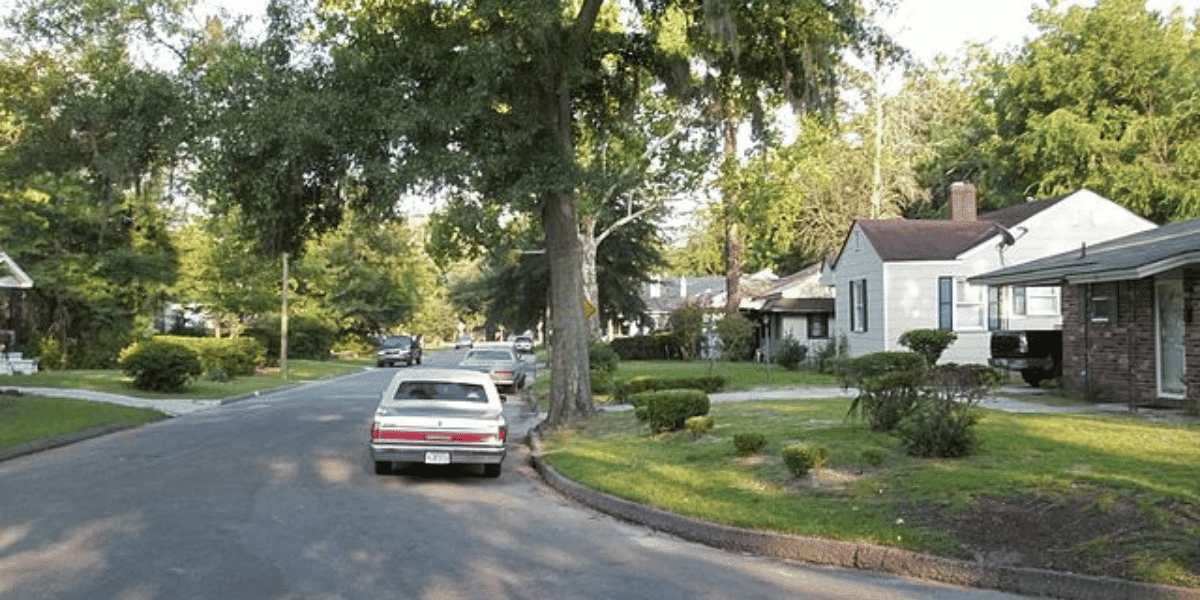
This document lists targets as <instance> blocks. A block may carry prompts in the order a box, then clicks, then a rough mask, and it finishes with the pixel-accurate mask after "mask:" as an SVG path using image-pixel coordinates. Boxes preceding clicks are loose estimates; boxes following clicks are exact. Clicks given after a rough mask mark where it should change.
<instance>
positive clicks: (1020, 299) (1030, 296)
mask: <svg viewBox="0 0 1200 600" xmlns="http://www.w3.org/2000/svg"><path fill="white" fill-rule="evenodd" d="M1059 306H1060V303H1059V288H1058V286H1047V287H1026V286H1023V285H1018V286H1015V287H1013V314H1014V315H1022V316H1031V317H1056V316H1058V314H1059Z"/></svg>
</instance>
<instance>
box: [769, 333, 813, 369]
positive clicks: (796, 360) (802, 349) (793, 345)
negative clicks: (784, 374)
mask: <svg viewBox="0 0 1200 600" xmlns="http://www.w3.org/2000/svg"><path fill="white" fill-rule="evenodd" d="M807 357H808V346H805V345H804V344H801V343H800V342H799V341H797V340H796V338H794V337H792V336H790V335H789V336H787V337H786V338H784V340H783V342H782V343H781V344H779V350H778V352H777V353H776V355H775V362H776V363H778V364H779V365H780V366H782V367H783V368H785V369H787V370H789V371H795V370H796V369H799V368H800V365H801V364H803V363H804V359H805V358H807Z"/></svg>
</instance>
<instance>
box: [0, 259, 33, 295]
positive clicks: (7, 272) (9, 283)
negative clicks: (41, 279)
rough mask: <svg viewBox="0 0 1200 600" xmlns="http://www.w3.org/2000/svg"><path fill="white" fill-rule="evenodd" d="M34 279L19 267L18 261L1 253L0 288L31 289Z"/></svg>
mask: <svg viewBox="0 0 1200 600" xmlns="http://www.w3.org/2000/svg"><path fill="white" fill-rule="evenodd" d="M31 287H33V279H31V278H30V277H29V275H26V274H25V271H22V270H21V267H19V266H17V263H16V261H14V260H13V259H12V258H10V257H9V256H8V254H5V253H4V252H0V288H31Z"/></svg>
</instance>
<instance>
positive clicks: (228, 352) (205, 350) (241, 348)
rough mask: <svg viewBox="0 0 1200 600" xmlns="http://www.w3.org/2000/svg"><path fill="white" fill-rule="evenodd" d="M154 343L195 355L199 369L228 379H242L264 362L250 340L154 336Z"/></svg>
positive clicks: (262, 351) (260, 349)
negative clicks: (222, 372)
mask: <svg viewBox="0 0 1200 600" xmlns="http://www.w3.org/2000/svg"><path fill="white" fill-rule="evenodd" d="M154 339H156V340H160V341H163V342H168V343H172V344H179V345H180V346H184V347H186V348H189V349H190V350H192V351H193V352H195V353H196V356H197V357H198V358H199V359H200V368H201V369H202V370H203V371H204V372H205V373H209V372H211V371H214V370H216V369H221V370H223V371H225V373H226V375H227V376H228V377H246V376H249V375H253V374H254V369H255V368H257V367H260V366H263V365H264V364H265V363H266V360H267V353H266V349H265V348H263V345H262V342H260V341H259V340H257V339H255V338H253V337H249V336H247V337H238V338H214V337H204V338H196V337H187V336H170V335H160V336H155V338H154Z"/></svg>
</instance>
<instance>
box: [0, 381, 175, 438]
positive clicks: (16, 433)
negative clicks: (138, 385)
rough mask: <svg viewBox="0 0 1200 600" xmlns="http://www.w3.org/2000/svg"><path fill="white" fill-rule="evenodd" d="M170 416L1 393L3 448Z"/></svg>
mask: <svg viewBox="0 0 1200 600" xmlns="http://www.w3.org/2000/svg"><path fill="white" fill-rule="evenodd" d="M163 418H166V415H165V414H163V413H161V412H158V411H156V410H151V409H148V408H135V407H131V406H119V405H116V404H109V403H107V402H89V401H86V400H73V399H68V398H43V397H39V396H16V395H9V394H3V395H0V449H4V448H10V447H12V446H16V445H18V444H24V443H28V442H33V441H36V440H42V439H48V438H53V437H57V436H60V435H66V434H70V433H75V432H78V431H83V430H85V429H92V428H95V427H101V426H104V425H126V426H129V427H134V426H137V425H142V424H144V423H150V422H152V421H157V420H159V419H163Z"/></svg>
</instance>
